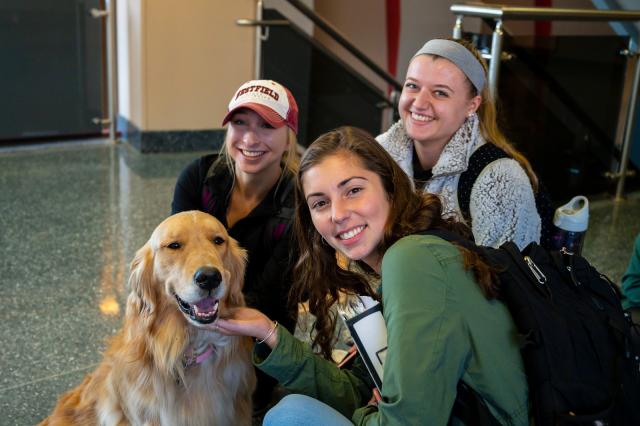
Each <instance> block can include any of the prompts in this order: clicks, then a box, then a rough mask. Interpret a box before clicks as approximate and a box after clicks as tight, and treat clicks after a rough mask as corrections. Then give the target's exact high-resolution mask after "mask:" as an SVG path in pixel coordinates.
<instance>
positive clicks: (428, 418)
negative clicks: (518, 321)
mask: <svg viewBox="0 0 640 426" xmlns="http://www.w3.org/2000/svg"><path fill="white" fill-rule="evenodd" d="M382 299H383V300H382V303H383V307H384V318H385V322H386V325H387V333H388V350H387V356H386V360H385V365H384V384H383V386H382V399H383V401H382V402H381V403H380V404H379V405H378V406H377V407H374V406H366V403H367V401H368V400H369V398H370V397H371V387H372V385H371V380H370V378H369V376H368V374H367V372H366V370H365V369H364V368H363V366H362V364H360V363H357V364H356V365H354V367H353V368H352V369H351V370H340V369H338V368H337V367H336V365H335V364H333V363H331V362H329V361H327V360H324V359H322V358H321V357H319V356H317V355H314V354H313V353H312V351H311V350H310V348H309V347H308V345H306V344H304V343H302V342H300V341H298V340H297V339H295V338H294V337H293V336H291V334H290V333H288V332H287V331H286V330H285V329H284V328H282V327H280V328H279V329H278V343H277V345H276V347H275V348H274V349H273V350H272V351H271V352H270V353H267V354H261V353H259V352H260V351H259V349H258V348H256V349H257V350H256V352H255V353H254V362H255V363H256V366H258V367H259V368H260V369H262V370H263V371H265V372H266V373H268V374H270V375H272V376H273V377H275V378H277V379H278V380H279V381H280V382H281V383H282V384H283V385H284V386H285V387H286V388H287V389H288V390H290V391H292V392H296V393H302V394H305V395H309V396H312V397H315V398H317V399H319V400H321V401H323V402H325V403H327V404H329V405H330V406H332V407H334V408H335V409H337V410H338V411H340V412H341V413H342V414H344V415H345V416H347V417H349V418H351V419H352V420H353V422H354V423H355V424H357V425H430V426H435V425H446V424H447V422H448V420H449V417H450V414H451V410H452V406H453V403H454V400H455V397H456V386H457V383H458V381H459V380H460V379H462V380H463V381H464V382H465V383H467V384H468V385H469V386H470V387H472V388H473V389H474V390H475V391H476V392H478V393H479V394H480V395H481V396H482V397H483V399H484V400H485V401H486V402H487V404H488V406H489V407H490V409H491V411H492V413H493V414H494V415H495V417H496V418H497V419H499V420H500V421H501V422H502V423H503V424H510V425H527V424H528V422H529V419H528V402H527V384H526V377H525V373H524V366H523V365H522V360H521V357H520V353H519V349H518V344H517V342H516V330H515V326H514V325H513V321H512V320H511V317H510V315H509V312H508V310H507V308H506V307H505V306H504V305H503V304H502V303H500V302H498V301H495V300H493V301H488V300H487V299H486V298H485V297H484V296H483V294H482V292H481V291H480V288H479V287H478V285H477V284H476V283H475V281H474V279H473V277H472V275H471V273H469V272H466V271H465V270H464V269H463V267H462V258H461V255H460V252H459V251H458V249H457V248H456V247H454V246H453V245H452V244H450V243H448V242H446V241H444V240H442V239H440V238H438V237H435V236H430V235H411V236H408V237H405V238H402V239H401V240H399V241H398V242H397V243H396V244H394V245H393V246H392V247H391V248H389V250H387V252H386V253H385V255H384V258H383V261H382Z"/></svg>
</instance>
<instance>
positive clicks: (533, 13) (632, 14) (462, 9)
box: [450, 3, 640, 21]
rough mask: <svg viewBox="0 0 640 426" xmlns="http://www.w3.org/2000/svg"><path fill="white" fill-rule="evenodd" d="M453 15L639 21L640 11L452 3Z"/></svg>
mask: <svg viewBox="0 0 640 426" xmlns="http://www.w3.org/2000/svg"><path fill="white" fill-rule="evenodd" d="M450 10H451V12H452V13H453V14H454V15H464V16H474V17H478V18H492V19H502V20H507V19H508V20H510V21H516V20H520V21H523V20H527V21H530V20H533V21H639V20H640V11H631V10H590V9H565V8H554V7H518V6H503V5H499V4H480V3H468V4H454V5H453V6H451V8H450Z"/></svg>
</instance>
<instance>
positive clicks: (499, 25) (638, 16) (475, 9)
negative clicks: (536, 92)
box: [449, 3, 640, 201]
mask: <svg viewBox="0 0 640 426" xmlns="http://www.w3.org/2000/svg"><path fill="white" fill-rule="evenodd" d="M449 10H451V12H452V13H453V14H454V15H455V16H456V21H455V24H454V27H453V37H454V38H462V20H463V17H465V16H470V17H476V18H483V19H493V20H494V21H495V27H494V31H493V37H492V40H491V58H492V59H491V60H490V61H489V93H490V95H491V96H492V97H493V98H495V97H496V96H497V87H498V77H499V65H500V60H493V58H500V57H501V55H502V40H503V37H504V30H503V21H505V20H529V21H608V22H616V21H640V11H629V10H590V9H563V8H552V7H514V6H503V5H499V4H478V3H471V4H454V5H452V6H451V7H450V9H449ZM632 45H633V43H629V49H628V52H627V58H629V60H630V61H633V62H632V65H633V67H632V69H633V83H632V85H631V86H632V87H631V92H630V96H629V102H628V104H627V105H626V111H621V112H620V116H622V114H624V113H625V112H626V115H625V117H624V122H625V126H624V131H623V136H622V146H621V151H622V154H621V157H620V163H619V164H618V167H617V169H618V170H617V172H616V173H614V174H612V176H613V177H614V178H617V179H618V183H617V187H616V195H615V199H616V201H620V200H622V199H624V196H623V194H624V182H625V179H626V177H627V175H628V171H627V164H628V162H629V155H630V151H631V149H630V143H631V134H632V131H633V128H632V127H633V118H634V117H635V109H636V100H637V95H638V93H637V91H638V85H639V84H640V83H639V81H640V59H639V56H640V54H639V52H632Z"/></svg>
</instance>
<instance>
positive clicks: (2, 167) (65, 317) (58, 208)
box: [0, 140, 640, 425]
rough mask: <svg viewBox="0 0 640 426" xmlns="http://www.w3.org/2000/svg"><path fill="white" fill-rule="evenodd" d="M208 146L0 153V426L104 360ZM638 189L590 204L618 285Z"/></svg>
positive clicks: (47, 406) (594, 238)
mask: <svg viewBox="0 0 640 426" xmlns="http://www.w3.org/2000/svg"><path fill="white" fill-rule="evenodd" d="M200 154H201V153H193V152H192V153H179V154H146V155H142V154H139V153H137V152H136V151H135V150H133V149H131V148H130V147H128V145H122V144H120V145H111V144H108V143H105V142H104V141H100V140H96V141H83V142H73V143H69V144H64V145H47V146H44V147H30V148H28V149H19V150H3V149H0V272H1V273H0V308H1V309H0V323H1V324H2V328H1V329H0V368H1V371H2V374H1V375H0V413H1V415H0V425H32V424H35V423H37V422H38V421H39V420H41V419H42V418H43V417H45V416H46V415H47V414H48V413H49V412H50V410H51V409H52V407H53V405H54V404H55V401H56V399H57V397H58V395H60V394H61V393H62V392H63V391H65V390H67V389H69V388H71V387H73V386H74V385H76V384H78V383H79V382H80V380H81V378H82V377H83V376H84V374H86V373H87V372H88V371H90V370H92V369H93V368H94V367H95V365H96V363H97V362H98V361H99V360H100V357H101V355H100V351H101V350H102V349H103V348H104V338H105V337H106V336H109V335H111V334H112V333H113V332H114V331H115V330H116V329H117V328H119V326H120V322H121V318H122V306H123V305H122V302H123V300H124V298H125V292H126V289H125V282H126V278H127V274H128V272H127V271H128V264H129V262H130V260H131V258H132V256H133V254H134V252H135V250H136V249H137V248H139V247H140V246H141V245H142V244H143V243H144V242H145V241H146V240H147V238H148V236H149V234H150V233H151V231H152V230H153V229H154V228H155V226H156V225H157V224H158V223H159V222H160V221H161V220H162V219H163V218H164V217H166V215H167V214H168V213H169V210H170V203H171V197H172V192H173V185H174V182H175V178H176V176H177V174H178V173H179V171H180V170H181V169H182V167H183V166H184V165H185V164H187V163H188V162H189V161H190V160H191V159H192V158H196V157H197V156H198V155H200ZM639 218H640V194H632V195H631V196H630V197H629V199H628V200H627V201H626V202H624V203H622V204H620V205H618V207H617V209H616V208H614V204H613V203H612V202H611V201H610V200H609V199H606V198H603V199H602V200H595V199H594V200H593V201H592V205H591V228H590V230H589V233H588V234H587V238H586V241H585V250H584V253H585V255H586V256H587V257H588V258H589V259H591V260H592V262H593V263H594V264H595V265H596V266H597V267H598V268H599V269H600V270H601V271H602V272H604V273H606V274H608V275H609V276H610V277H611V278H612V279H614V280H616V281H617V280H619V279H620V276H621V275H622V272H623V270H624V268H625V267H626V264H627V262H628V256H629V253H630V250H631V247H632V242H633V237H634V236H635V235H636V234H637V233H638V232H640V219H639Z"/></svg>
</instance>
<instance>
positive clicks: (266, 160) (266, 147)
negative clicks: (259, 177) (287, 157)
mask: <svg viewBox="0 0 640 426" xmlns="http://www.w3.org/2000/svg"><path fill="white" fill-rule="evenodd" d="M287 129H288V127H287V126H281V127H279V128H274V127H273V126H271V125H270V124H269V123H267V122H266V121H265V120H264V119H263V118H262V117H261V116H260V115H259V114H257V113H256V112H254V111H252V110H250V109H247V108H242V109H239V110H238V111H237V112H235V113H234V114H233V116H232V117H231V119H230V120H229V129H228V130H227V138H226V146H227V152H228V153H229V156H230V157H231V159H232V160H233V162H234V163H235V168H236V171H238V172H241V173H248V174H260V173H266V174H275V173H277V174H280V161H281V160H282V156H283V154H284V153H285V151H286V150H287V149H288V145H289V137H288V130H287Z"/></svg>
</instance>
